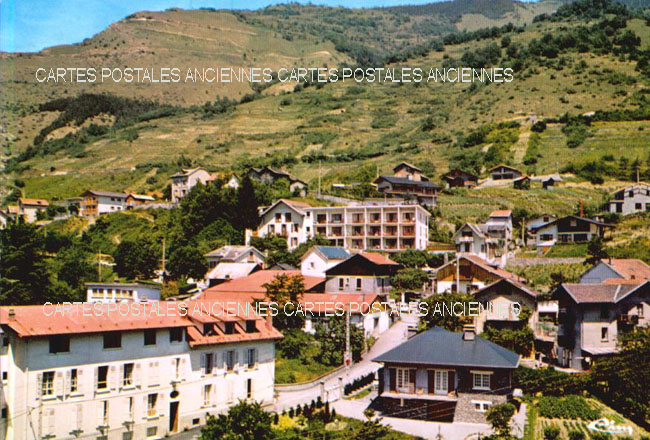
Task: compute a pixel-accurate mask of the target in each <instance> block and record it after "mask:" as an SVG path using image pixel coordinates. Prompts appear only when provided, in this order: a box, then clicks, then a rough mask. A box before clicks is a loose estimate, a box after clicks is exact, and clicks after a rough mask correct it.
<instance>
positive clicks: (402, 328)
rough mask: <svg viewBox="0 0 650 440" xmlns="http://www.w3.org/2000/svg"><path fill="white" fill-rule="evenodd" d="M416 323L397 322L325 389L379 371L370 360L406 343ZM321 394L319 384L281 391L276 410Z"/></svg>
mask: <svg viewBox="0 0 650 440" xmlns="http://www.w3.org/2000/svg"><path fill="white" fill-rule="evenodd" d="M414 322H416V321H414V320H413V318H410V317H404V319H403V320H400V321H397V322H396V323H395V324H394V325H393V326H392V327H391V328H390V329H388V330H386V331H385V332H384V333H382V334H381V335H380V336H379V337H378V338H377V341H376V342H375V344H374V345H373V346H372V348H371V349H370V351H369V352H368V354H366V356H365V357H364V358H363V359H362V360H361V361H359V362H358V363H356V364H353V365H352V366H351V367H350V368H349V369H348V370H347V371H341V374H340V375H336V376H334V377H332V378H329V379H328V380H326V381H325V388H330V387H334V386H336V385H338V383H339V377H343V382H344V383H347V382H351V381H352V380H354V379H356V378H358V377H361V376H364V375H366V374H368V373H370V372H374V371H377V370H378V369H379V368H380V367H381V365H380V364H377V363H375V362H372V361H370V359H372V358H374V357H376V356H378V355H380V354H382V353H385V352H386V351H388V350H390V349H392V348H394V347H396V346H397V345H399V344H401V343H402V342H404V341H405V340H406V331H407V327H408V326H409V324H412V323H414ZM320 392H321V389H320V384H319V383H315V384H314V385H313V386H312V387H310V388H307V389H304V390H300V391H280V392H279V393H278V395H277V399H276V403H275V410H276V411H282V410H284V409H287V408H290V407H292V406H296V405H302V404H304V403H310V402H311V401H312V400H316V399H317V398H318V396H320Z"/></svg>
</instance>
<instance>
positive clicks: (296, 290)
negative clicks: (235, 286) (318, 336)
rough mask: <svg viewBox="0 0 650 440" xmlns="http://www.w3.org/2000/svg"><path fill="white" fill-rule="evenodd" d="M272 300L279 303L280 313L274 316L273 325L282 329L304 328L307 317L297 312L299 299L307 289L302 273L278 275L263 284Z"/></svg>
mask: <svg viewBox="0 0 650 440" xmlns="http://www.w3.org/2000/svg"><path fill="white" fill-rule="evenodd" d="M263 287H264V288H265V289H266V295H267V297H268V298H269V300H270V301H272V302H275V303H277V304H278V308H279V313H278V315H277V316H275V317H273V325H274V326H275V327H277V328H278V329H280V330H286V329H299V328H302V326H303V324H304V321H305V317H304V316H303V315H302V314H299V313H296V311H297V308H298V301H299V300H300V297H301V296H302V294H303V292H304V291H305V285H304V278H303V277H302V275H295V276H290V275H285V274H280V275H277V276H276V277H275V278H274V279H273V280H271V281H270V282H268V283H266V284H264V285H263Z"/></svg>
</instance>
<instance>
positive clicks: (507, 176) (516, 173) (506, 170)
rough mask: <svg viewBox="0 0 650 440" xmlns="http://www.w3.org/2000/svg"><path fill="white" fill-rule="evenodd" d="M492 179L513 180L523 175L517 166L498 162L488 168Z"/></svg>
mask: <svg viewBox="0 0 650 440" xmlns="http://www.w3.org/2000/svg"><path fill="white" fill-rule="evenodd" d="M488 173H490V176H491V177H492V180H514V179H518V178H520V177H522V176H523V175H524V173H523V171H521V170H518V169H517V168H514V167H511V166H508V165H504V164H500V165H497V166H495V167H493V168H490V169H489V170H488Z"/></svg>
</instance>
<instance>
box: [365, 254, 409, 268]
mask: <svg viewBox="0 0 650 440" xmlns="http://www.w3.org/2000/svg"><path fill="white" fill-rule="evenodd" d="M360 255H361V256H362V257H364V258H365V259H366V260H368V261H372V262H373V263H375V264H379V265H396V266H398V265H399V264H398V263H396V262H394V261H393V260H391V259H390V258H388V257H385V256H383V255H382V254H379V253H377V252H361V253H360Z"/></svg>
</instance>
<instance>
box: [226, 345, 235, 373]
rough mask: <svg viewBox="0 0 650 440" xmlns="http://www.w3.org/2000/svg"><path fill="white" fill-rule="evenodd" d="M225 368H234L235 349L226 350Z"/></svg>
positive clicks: (230, 369)
mask: <svg viewBox="0 0 650 440" xmlns="http://www.w3.org/2000/svg"><path fill="white" fill-rule="evenodd" d="M226 369H227V370H228V371H232V370H234V369H235V350H229V351H227V352H226Z"/></svg>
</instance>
